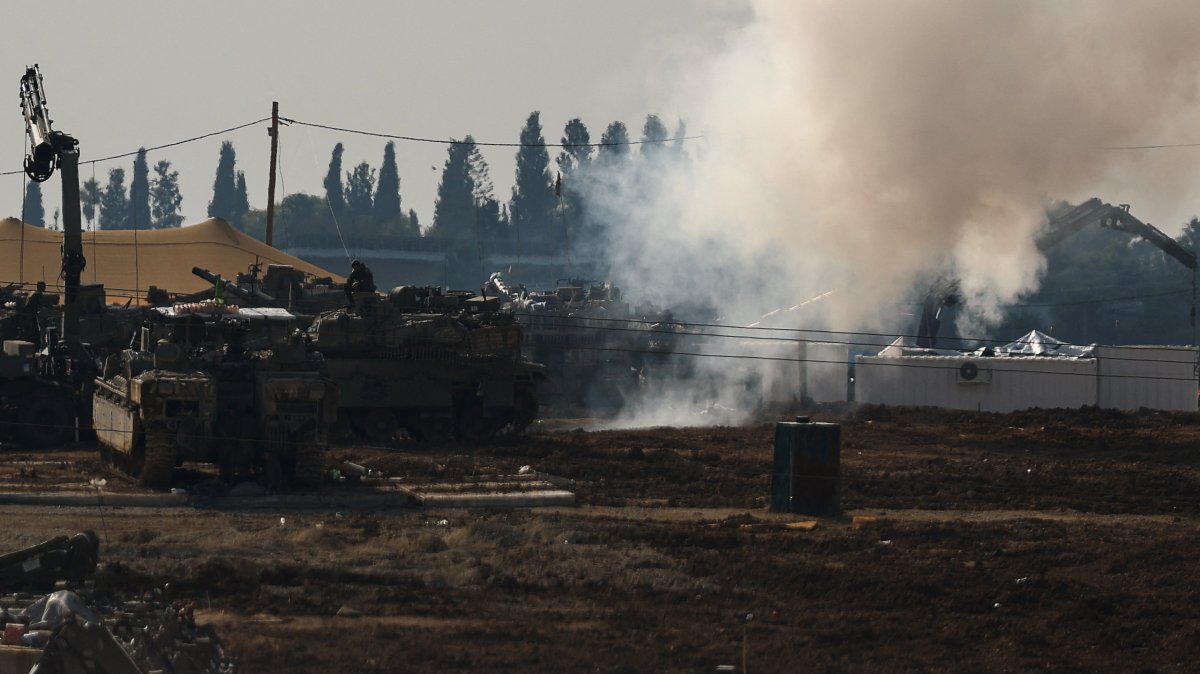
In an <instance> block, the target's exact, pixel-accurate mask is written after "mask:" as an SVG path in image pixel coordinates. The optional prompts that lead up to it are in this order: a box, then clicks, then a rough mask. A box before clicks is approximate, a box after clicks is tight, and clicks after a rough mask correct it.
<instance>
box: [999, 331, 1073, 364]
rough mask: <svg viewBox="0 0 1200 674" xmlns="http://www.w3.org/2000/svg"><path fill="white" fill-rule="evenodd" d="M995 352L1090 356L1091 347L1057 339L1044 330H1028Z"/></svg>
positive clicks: (1024, 354) (1013, 354)
mask: <svg viewBox="0 0 1200 674" xmlns="http://www.w3.org/2000/svg"><path fill="white" fill-rule="evenodd" d="M996 353H997V354H1001V355H1007V356H1062V357H1067V358H1090V357H1091V356H1092V355H1093V348H1092V347H1090V346H1076V345H1074V344H1067V343H1066V342H1063V341H1060V340H1057V339H1055V338H1053V337H1051V336H1050V335H1047V334H1046V333H1044V332H1039V331H1037V330H1030V331H1029V332H1027V333H1026V334H1025V335H1024V336H1022V337H1021V338H1020V339H1017V340H1016V341H1013V342H1009V343H1008V344H1005V345H1004V346H1000V347H997V348H996Z"/></svg>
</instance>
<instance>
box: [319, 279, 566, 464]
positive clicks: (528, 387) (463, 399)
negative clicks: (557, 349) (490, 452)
mask: <svg viewBox="0 0 1200 674" xmlns="http://www.w3.org/2000/svg"><path fill="white" fill-rule="evenodd" d="M498 307H499V303H498V301H497V300H496V299H495V298H485V297H481V296H478V295H476V294H474V293H471V292H449V293H447V292H443V291H442V290H441V289H440V288H436V287H426V288H416V287H411V286H401V287H398V288H395V289H393V290H392V291H391V293H389V294H388V295H386V296H384V295H380V294H377V293H356V294H355V295H354V297H353V306H351V307H348V308H342V309H337V310H333V311H327V312H323V313H321V314H318V315H317V316H316V317H315V318H314V320H313V322H312V325H311V326H310V327H309V328H308V339H309V348H311V349H314V350H317V351H319V352H321V353H322V354H323V355H324V358H325V364H326V367H327V371H328V373H329V376H330V377H331V378H332V379H333V380H334V381H335V382H336V383H337V388H338V418H339V422H340V423H341V425H342V426H343V427H344V428H345V429H346V430H348V431H350V432H353V433H355V434H357V435H359V436H362V437H366V438H368V439H370V440H372V441H376V442H389V441H391V440H393V439H395V438H396V437H397V433H398V432H399V431H401V430H403V431H406V432H407V433H408V435H409V436H410V437H413V438H418V439H423V438H429V437H437V436H449V435H453V436H454V437H457V438H458V439H460V440H464V441H467V442H483V441H486V440H488V439H490V438H493V437H494V436H496V435H497V434H500V433H506V432H508V433H515V432H520V431H522V430H524V429H525V428H526V427H528V426H529V425H530V424H531V423H533V421H534V420H535V419H536V418H537V413H538V396H537V394H538V391H537V389H538V385H539V384H540V383H541V382H543V381H544V380H545V376H546V374H545V368H544V367H543V366H541V365H538V364H536V363H534V362H531V361H529V360H526V359H524V358H522V357H521V353H520V349H521V327H520V326H519V325H518V324H517V323H516V322H515V321H514V320H513V319H512V317H511V315H506V314H502V313H499V312H497V311H496V309H497V308H498Z"/></svg>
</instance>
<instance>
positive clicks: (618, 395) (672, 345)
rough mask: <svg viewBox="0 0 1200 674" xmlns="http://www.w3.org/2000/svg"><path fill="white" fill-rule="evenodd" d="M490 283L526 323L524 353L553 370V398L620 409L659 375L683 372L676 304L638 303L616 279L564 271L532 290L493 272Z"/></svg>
mask: <svg viewBox="0 0 1200 674" xmlns="http://www.w3.org/2000/svg"><path fill="white" fill-rule="evenodd" d="M487 288H489V289H490V290H491V292H492V293H493V294H495V295H496V296H497V297H500V298H502V299H503V303H504V307H505V309H506V310H507V311H509V312H511V313H512V314H513V315H514V316H515V317H516V320H517V321H518V322H519V323H520V324H521V328H522V342H521V349H522V354H523V355H524V356H525V357H526V358H529V359H532V360H534V361H536V362H539V363H544V364H545V365H546V367H547V368H548V370H549V372H550V373H551V385H550V386H548V387H546V388H547V391H546V397H547V400H548V402H549V403H550V404H555V405H567V406H580V407H586V408H591V409H600V410H611V409H618V408H620V407H622V406H623V405H624V404H626V403H627V402H628V401H630V400H631V399H632V398H634V397H636V396H637V395H638V394H639V393H641V392H642V390H643V389H644V388H645V387H646V386H647V383H650V384H653V383H654V381H655V379H670V378H673V377H677V376H678V373H677V372H676V371H675V368H677V367H678V364H676V363H672V362H670V360H669V359H668V356H669V355H670V354H671V353H672V352H673V351H676V350H677V349H678V347H679V340H680V339H681V337H682V334H681V333H680V331H679V329H678V328H679V324H678V323H676V322H675V321H674V318H673V316H672V315H671V313H670V312H668V311H661V310H658V309H656V308H654V307H649V306H634V305H631V304H630V303H629V302H627V301H626V300H625V299H624V297H623V296H622V293H621V289H620V288H619V287H617V286H614V285H613V284H612V283H611V282H599V281H589V280H586V279H581V278H571V279H559V280H558V282H557V283H556V287H555V289H554V290H548V291H528V290H526V289H525V288H523V287H513V286H510V285H508V284H507V283H505V281H504V279H503V277H502V276H501V275H500V274H498V273H497V274H493V275H492V278H491V279H489V281H488V285H487Z"/></svg>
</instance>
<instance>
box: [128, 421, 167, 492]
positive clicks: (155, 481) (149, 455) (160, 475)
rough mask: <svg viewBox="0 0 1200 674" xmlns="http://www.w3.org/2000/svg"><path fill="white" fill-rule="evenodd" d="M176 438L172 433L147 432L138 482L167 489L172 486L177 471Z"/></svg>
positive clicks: (153, 487)
mask: <svg viewBox="0 0 1200 674" xmlns="http://www.w3.org/2000/svg"><path fill="white" fill-rule="evenodd" d="M174 439H175V438H174V436H173V435H170V434H168V435H163V434H161V433H156V432H154V431H147V432H146V447H145V450H144V452H143V455H142V465H141V469H140V470H139V471H138V475H137V478H138V484H140V485H142V486H143V487H150V488H152V489H166V488H167V487H170V486H171V475H172V473H173V472H174V471H175V442H174Z"/></svg>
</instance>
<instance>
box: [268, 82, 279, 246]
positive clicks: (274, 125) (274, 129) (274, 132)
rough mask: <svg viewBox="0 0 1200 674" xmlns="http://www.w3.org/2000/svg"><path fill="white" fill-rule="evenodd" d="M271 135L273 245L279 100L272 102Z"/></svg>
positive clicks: (270, 223) (270, 234)
mask: <svg viewBox="0 0 1200 674" xmlns="http://www.w3.org/2000/svg"><path fill="white" fill-rule="evenodd" d="M267 135H268V136H270V137H271V177H270V178H269V179H268V180H267V237H266V238H267V245H268V246H273V245H275V244H274V243H272V238H273V234H274V231H275V162H276V158H277V157H278V156H279V101H274V102H272V103H271V126H270V127H269V128H268V129H267Z"/></svg>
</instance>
